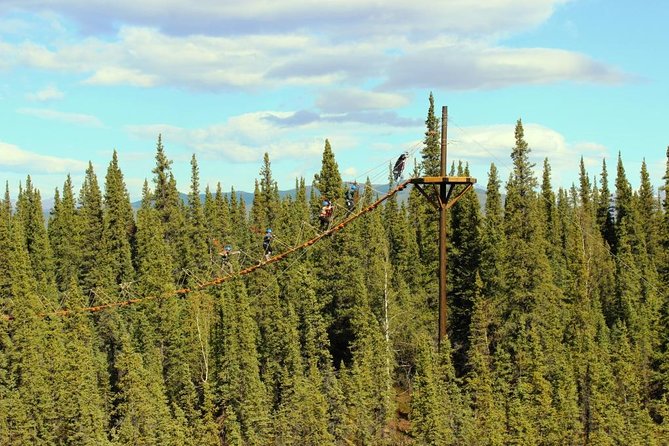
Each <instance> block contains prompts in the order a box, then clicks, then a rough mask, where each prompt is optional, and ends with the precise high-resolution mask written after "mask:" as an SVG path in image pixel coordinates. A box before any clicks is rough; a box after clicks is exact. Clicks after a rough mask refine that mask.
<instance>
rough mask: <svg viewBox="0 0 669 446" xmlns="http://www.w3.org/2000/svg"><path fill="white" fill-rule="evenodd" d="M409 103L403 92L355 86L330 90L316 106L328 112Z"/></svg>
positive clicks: (376, 108)
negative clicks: (357, 87)
mask: <svg viewBox="0 0 669 446" xmlns="http://www.w3.org/2000/svg"><path fill="white" fill-rule="evenodd" d="M408 103H409V98H407V97H406V96H404V95H401V94H395V93H383V92H373V91H365V90H360V89H354V88H346V89H335V90H328V91H326V92H324V93H322V94H321V95H320V97H319V98H318V99H317V100H316V106H317V107H318V108H320V109H321V110H323V111H324V112H326V113H345V112H351V111H356V110H384V109H393V108H399V107H403V106H405V105H407V104H408Z"/></svg>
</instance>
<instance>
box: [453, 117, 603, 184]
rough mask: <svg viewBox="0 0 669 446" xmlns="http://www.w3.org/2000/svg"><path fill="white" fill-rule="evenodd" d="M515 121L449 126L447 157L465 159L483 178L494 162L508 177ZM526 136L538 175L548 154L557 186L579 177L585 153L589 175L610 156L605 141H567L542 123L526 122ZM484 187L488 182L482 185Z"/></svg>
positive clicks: (524, 124) (513, 143) (538, 176)
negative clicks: (579, 168) (510, 122)
mask: <svg viewBox="0 0 669 446" xmlns="http://www.w3.org/2000/svg"><path fill="white" fill-rule="evenodd" d="M514 129H515V126H514V125H502V124H500V125H490V126H475V127H465V128H462V127H459V126H454V125H451V126H450V130H449V137H450V138H452V140H449V145H448V147H449V148H448V158H449V163H450V162H451V161H450V160H458V159H465V160H467V161H469V163H470V165H472V166H474V170H475V172H476V175H478V176H480V177H481V178H479V181H483V178H484V174H485V173H487V170H488V168H489V166H490V163H491V162H493V163H495V165H496V166H497V168H498V169H499V170H500V172H501V174H500V178H501V179H502V180H504V181H505V180H506V179H507V178H508V174H509V173H510V172H511V171H512V170H513V162H512V160H511V158H510V154H511V150H512V148H513V147H514V146H515V136H514ZM523 130H524V138H525V141H527V143H528V145H529V147H530V161H531V162H532V163H534V164H535V173H536V175H537V178H541V172H542V169H543V161H544V159H545V158H548V161H549V164H550V166H551V173H552V180H553V181H552V182H553V185H554V186H562V187H569V186H570V185H571V183H572V182H574V181H577V179H578V167H579V163H580V160H581V157H583V162H584V164H585V167H586V170H589V175H590V177H592V175H594V174H599V172H600V169H601V164H602V159H605V158H609V156H610V155H609V149H608V148H607V147H605V146H604V145H602V144H598V143H595V142H588V141H575V142H572V141H567V140H566V139H565V137H564V136H563V135H562V134H561V133H559V132H558V131H556V130H553V129H551V128H548V127H545V126H542V125H539V124H528V123H523ZM483 187H485V186H483Z"/></svg>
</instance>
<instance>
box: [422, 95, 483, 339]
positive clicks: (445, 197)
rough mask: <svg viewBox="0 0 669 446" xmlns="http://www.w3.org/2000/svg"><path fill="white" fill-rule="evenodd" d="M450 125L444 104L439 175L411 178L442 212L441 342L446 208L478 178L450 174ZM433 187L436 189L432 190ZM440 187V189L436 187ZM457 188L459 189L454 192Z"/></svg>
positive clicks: (444, 314) (444, 308)
mask: <svg viewBox="0 0 669 446" xmlns="http://www.w3.org/2000/svg"><path fill="white" fill-rule="evenodd" d="M447 129H448V107H446V106H443V107H442V108H441V167H440V172H439V173H440V175H439V176H438V177H420V178H413V179H411V180H410V182H411V183H412V184H413V185H414V186H415V187H416V188H417V189H418V191H419V192H420V193H421V194H423V195H424V196H425V198H427V200H428V201H429V202H430V203H432V204H433V205H434V206H435V208H436V209H437V211H438V212H439V336H438V339H439V346H441V341H442V339H443V338H445V337H446V328H447V323H446V322H447V317H448V314H447V306H446V263H447V257H446V240H447V236H448V235H447V233H446V232H447V231H446V211H448V209H450V208H451V207H452V206H453V205H454V204H455V203H456V202H457V201H458V200H459V199H460V198H462V196H463V195H464V194H465V193H466V192H467V191H469V189H472V188H473V187H474V184H475V183H476V178H472V177H457V176H447V175H446V169H447V156H446V155H447V142H446V141H447V139H446V136H447ZM427 188H431V189H432V192H433V193H429V192H428V189H427ZM435 189H436V190H435ZM454 192H455V193H454Z"/></svg>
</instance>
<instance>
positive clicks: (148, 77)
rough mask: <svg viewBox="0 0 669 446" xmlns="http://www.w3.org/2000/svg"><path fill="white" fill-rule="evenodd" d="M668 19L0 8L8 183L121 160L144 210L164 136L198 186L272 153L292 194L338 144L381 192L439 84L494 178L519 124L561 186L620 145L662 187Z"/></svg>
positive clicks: (505, 9)
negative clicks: (194, 167)
mask: <svg viewBox="0 0 669 446" xmlns="http://www.w3.org/2000/svg"><path fill="white" fill-rule="evenodd" d="M667 19H669V3H666V2H665V1H661V0H645V1H643V2H636V3H635V2H629V1H622V0H571V1H569V0H485V1H467V0H449V1H443V2H440V1H435V0H432V1H428V0H412V1H408V0H386V1H385V2H378V1H370V0H330V1H323V0H320V1H313V0H299V1H298V0H280V1H267V0H245V1H244V2H239V1H235V2H232V1H229V0H199V1H197V2H193V1H183V0H160V1H158V0H141V1H137V0H115V1H114V2H109V1H103V0H0V113H1V116H2V125H1V126H0V179H2V180H7V181H9V184H10V190H12V191H13V195H15V194H16V191H17V190H18V185H19V182H21V181H25V177H26V175H28V174H30V175H31V177H32V178H33V182H34V183H35V184H36V185H37V187H39V188H40V189H41V190H42V195H43V197H45V198H46V197H50V196H52V195H53V190H54V188H55V187H58V186H62V183H63V181H64V179H65V176H66V174H67V173H71V174H72V176H73V179H74V181H75V184H77V185H78V184H80V181H81V177H82V174H83V172H84V170H85V168H86V165H87V163H88V161H89V160H90V161H92V162H93V164H94V166H95V168H96V172H97V173H98V176H99V177H100V178H103V177H104V173H105V170H106V167H107V165H108V163H109V160H110V158H111V153H112V151H113V150H114V149H116V150H117V151H118V152H119V159H120V163H121V168H122V169H123V172H124V174H125V176H126V183H127V185H128V188H129V190H130V193H131V195H132V198H133V199H136V198H138V197H139V194H140V188H141V184H142V182H143V181H144V179H145V178H147V177H148V178H151V169H152V168H153V166H154V155H155V144H156V140H157V136H158V134H162V137H163V142H164V145H165V149H166V152H167V155H168V157H169V158H171V159H172V160H173V161H174V164H173V170H174V172H175V175H176V177H177V182H178V185H179V188H180V189H181V190H184V191H187V190H188V187H189V178H190V165H189V161H190V158H191V155H192V154H193V153H195V154H196V156H197V158H198V161H199V164H200V171H201V182H202V184H203V186H204V185H205V184H210V185H212V186H214V185H215V184H216V183H217V182H219V181H220V182H221V183H222V185H223V188H224V190H229V188H230V187H231V186H233V187H235V189H237V190H247V191H250V190H252V188H253V181H254V179H255V178H256V177H257V176H258V171H259V169H260V165H261V160H262V156H263V153H265V152H268V153H269V155H270V159H271V161H272V169H273V172H274V175H275V178H276V179H277V180H278V182H279V188H280V189H290V188H292V187H293V185H294V182H295V178H297V177H305V178H306V180H307V183H310V182H311V179H312V178H313V175H314V173H315V172H317V171H318V170H319V168H320V154H321V152H322V150H323V145H324V140H325V139H326V138H328V139H329V140H330V142H331V144H332V147H333V149H334V151H335V155H336V157H337V160H338V162H339V167H340V170H341V171H342V174H343V176H344V178H345V179H346V180H353V179H358V180H362V181H364V179H365V177H367V176H369V177H371V179H372V180H373V181H374V182H384V181H385V179H386V177H387V165H388V163H389V162H390V161H391V160H394V159H395V158H396V157H397V155H398V154H399V153H401V152H402V151H404V150H409V151H414V150H416V149H418V148H420V141H421V139H422V136H423V132H424V121H425V117H426V113H427V107H428V96H429V93H430V92H433V94H434V97H435V102H436V106H437V114H440V109H441V106H442V105H447V106H448V109H449V130H448V139H449V160H456V159H462V160H464V161H467V162H468V163H469V164H470V166H471V170H472V174H473V175H474V176H476V177H478V178H479V182H480V183H482V184H481V186H484V185H485V181H486V172H487V170H488V168H489V165H490V163H491V162H494V163H495V164H496V165H497V166H498V168H499V170H500V171H501V174H502V177H503V178H506V177H507V176H508V173H509V169H510V166H511V161H510V158H509V154H510V149H511V147H512V146H513V141H514V140H513V127H514V125H515V122H516V120H517V119H518V118H521V119H522V120H523V123H524V126H525V134H526V139H527V141H528V142H529V144H530V147H531V149H532V156H533V158H534V161H535V162H536V163H537V165H538V166H540V165H541V163H542V161H543V159H544V158H545V157H548V158H549V160H550V162H551V165H552V167H553V180H554V185H555V186H565V187H569V186H570V185H571V182H572V181H574V180H575V175H574V172H575V171H576V170H577V167H578V162H579V159H580V157H581V156H583V157H584V159H585V162H586V166H587V167H588V169H589V172H590V173H591V175H595V174H596V173H599V171H600V166H601V161H602V159H607V162H608V163H609V166H610V168H611V169H613V168H614V167H615V159H616V157H617V154H618V152H619V151H620V152H621V153H622V157H623V161H624V162H625V167H626V169H627V171H628V176H629V177H630V179H631V180H632V182H633V184H638V180H637V177H638V171H639V167H640V164H641V161H642V159H644V158H645V160H646V162H647V164H648V166H649V170H650V172H651V175H652V178H653V181H654V183H655V184H656V185H659V184H660V183H661V181H662V180H661V178H662V175H663V172H664V166H665V162H666V156H665V152H666V147H667V145H668V144H669V131H668V130H667V129H668V128H669V120H668V113H667V109H666V107H667V104H669V75H667V73H669V57H667V54H669V51H668V50H669V48H667V47H668V45H669V26H667ZM77 187H78V186H77Z"/></svg>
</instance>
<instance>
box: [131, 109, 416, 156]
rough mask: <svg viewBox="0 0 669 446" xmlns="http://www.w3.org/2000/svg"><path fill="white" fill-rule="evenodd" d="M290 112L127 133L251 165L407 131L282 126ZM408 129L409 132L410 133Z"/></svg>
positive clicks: (322, 124) (326, 124) (353, 125)
mask: <svg viewBox="0 0 669 446" xmlns="http://www.w3.org/2000/svg"><path fill="white" fill-rule="evenodd" d="M294 115H295V113H293V112H277V111H260V112H253V113H245V114H241V115H237V116H233V117H231V118H229V119H228V120H227V121H225V122H223V123H219V124H214V125H211V126H208V127H203V128H195V129H188V128H183V127H177V126H173V125H167V124H153V125H136V126H128V127H127V128H126V130H127V131H128V132H129V133H130V134H131V135H133V136H135V137H137V138H141V139H147V140H154V139H155V138H156V137H157V135H158V134H162V136H163V140H164V141H169V142H170V143H172V144H178V145H179V146H182V147H185V148H187V149H188V150H190V151H192V152H195V153H197V154H198V155H202V156H204V157H205V158H209V159H224V160H227V161H231V162H233V163H237V164H239V163H254V164H257V163H258V162H260V161H261V160H262V156H263V154H264V153H265V152H268V153H269V155H270V158H271V159H272V160H276V161H291V162H293V161H297V162H302V161H303V160H305V159H307V158H311V159H318V160H320V156H321V154H322V152H323V147H324V139H325V138H328V139H329V140H330V142H331V143H332V145H333V147H334V146H336V147H337V152H338V153H345V152H346V151H349V150H354V149H356V148H359V146H360V143H361V141H360V140H358V139H357V137H355V136H352V135H368V134H372V135H375V134H378V133H379V132H382V133H383V134H384V135H385V136H386V137H388V136H391V135H393V134H404V132H407V129H406V128H398V127H397V126H394V125H392V124H383V123H376V122H375V123H364V122H354V121H349V122H339V121H329V120H321V119H315V120H307V121H306V122H304V123H301V124H298V125H295V126H293V125H284V124H283V120H289V119H291V117H293V116H294ZM408 131H412V129H409V130H408Z"/></svg>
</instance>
